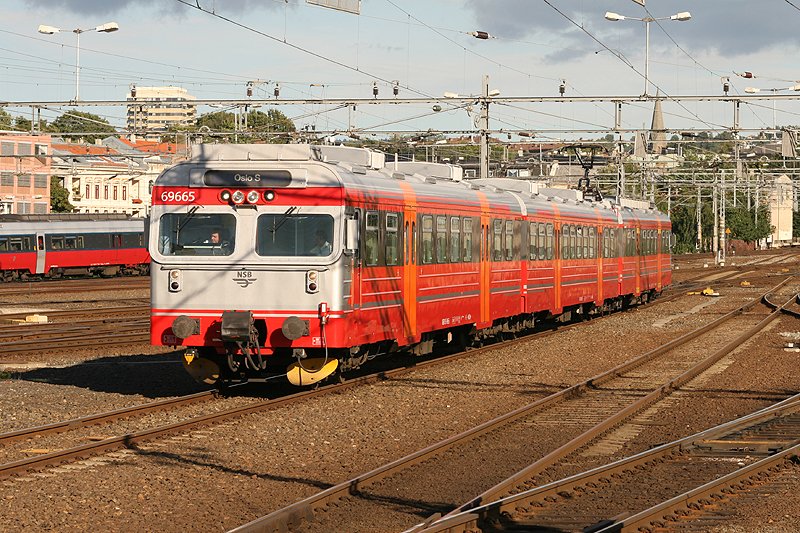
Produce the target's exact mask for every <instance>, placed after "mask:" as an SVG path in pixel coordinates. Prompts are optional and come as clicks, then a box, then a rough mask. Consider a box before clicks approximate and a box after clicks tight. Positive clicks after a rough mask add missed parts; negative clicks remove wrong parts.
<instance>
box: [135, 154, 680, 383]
mask: <svg viewBox="0 0 800 533" xmlns="http://www.w3.org/2000/svg"><path fill="white" fill-rule="evenodd" d="M460 170H461V169H460V168H458V167H452V166H448V165H435V164H425V163H389V164H388V165H387V164H385V161H384V155H383V154H381V153H378V152H373V151H369V150H366V149H357V148H347V147H341V146H310V145H203V146H199V147H196V148H195V150H194V152H193V154H192V158H191V159H189V160H188V161H186V162H183V163H180V164H178V165H176V166H175V167H172V168H170V169H168V170H166V171H165V172H164V173H162V174H161V176H160V177H159V178H158V180H157V181H156V183H155V187H154V189H153V208H152V214H151V227H150V237H149V247H150V253H151V256H152V259H153V263H152V271H151V283H152V318H151V341H152V343H153V344H156V345H169V346H185V347H187V350H186V352H185V356H184V363H185V365H186V367H187V369H188V370H189V371H190V373H192V374H193V375H194V376H195V377H197V378H198V379H202V380H204V381H207V382H214V381H216V380H221V381H222V382H223V383H224V382H230V381H235V380H245V379H253V378H257V377H263V376H264V375H266V374H269V373H270V371H271V370H274V369H276V368H281V369H282V370H283V371H286V372H287V376H288V377H289V379H290V381H291V382H292V383H295V384H309V383H313V382H315V381H318V380H319V379H322V378H324V377H327V376H328V375H330V374H332V373H333V372H334V371H345V370H349V369H353V368H356V367H358V366H359V365H361V364H363V363H364V362H365V361H367V360H368V359H370V358H371V357H373V356H375V355H378V354H385V353H392V352H395V351H400V350H403V351H407V352H411V353H415V354H420V355H422V354H427V353H431V352H433V351H434V350H437V349H438V348H439V347H442V346H445V345H451V346H452V345H457V346H469V345H472V344H475V343H480V342H481V341H482V340H483V339H484V338H487V337H490V336H497V335H502V334H514V333H516V332H521V331H523V330H526V329H529V328H531V327H532V326H533V325H534V323H535V322H538V321H539V320H545V319H560V320H567V319H569V318H570V317H574V316H575V315H576V314H579V315H591V314H596V313H599V312H604V311H610V310H615V309H620V308H622V307H624V306H626V305H630V304H634V303H639V302H643V301H646V300H648V299H650V298H652V297H654V296H655V295H657V294H658V293H659V292H660V291H661V290H662V289H663V288H664V287H665V286H666V285H668V284H669V283H670V281H671V272H672V269H671V258H670V254H669V243H670V240H671V225H670V221H669V219H668V217H667V216H666V215H664V214H662V213H660V212H658V211H656V210H654V209H651V208H649V206H648V205H647V204H645V203H643V202H638V204H640V205H637V203H634V202H623V203H622V204H620V203H616V202H612V201H610V200H598V199H596V197H594V196H592V199H587V198H584V197H583V194H582V193H581V192H580V191H574V190H557V189H542V190H538V191H536V190H535V189H533V188H532V187H533V186H532V185H531V184H530V183H529V182H524V181H519V180H509V179H502V180H494V179H488V180H461V176H460ZM287 367H288V368H287Z"/></svg>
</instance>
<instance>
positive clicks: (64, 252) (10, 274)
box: [0, 213, 150, 281]
mask: <svg viewBox="0 0 800 533" xmlns="http://www.w3.org/2000/svg"><path fill="white" fill-rule="evenodd" d="M144 241H145V220H144V219H142V218H129V217H127V216H125V215H122V214H116V215H115V214H113V213H112V214H71V213H70V214H66V213H65V214H50V215H0V273H1V274H2V276H3V281H13V280H25V279H42V278H59V277H62V276H86V275H101V276H115V275H123V274H124V275H138V274H147V272H148V271H149V269H150V256H149V255H148V253H147V248H146V247H145V242H144Z"/></svg>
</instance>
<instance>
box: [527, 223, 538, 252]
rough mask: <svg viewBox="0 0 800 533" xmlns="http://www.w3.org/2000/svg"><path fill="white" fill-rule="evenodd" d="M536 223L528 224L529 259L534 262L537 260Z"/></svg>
mask: <svg viewBox="0 0 800 533" xmlns="http://www.w3.org/2000/svg"><path fill="white" fill-rule="evenodd" d="M536 238H537V234H536V222H531V223H530V224H528V243H529V244H528V259H530V260H531V261H534V260H535V259H536V255H537V254H536V243H537V240H536Z"/></svg>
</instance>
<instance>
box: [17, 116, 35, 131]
mask: <svg viewBox="0 0 800 533" xmlns="http://www.w3.org/2000/svg"><path fill="white" fill-rule="evenodd" d="M14 129H15V130H17V131H31V121H30V120H28V119H27V118H25V117H20V116H17V117H14Z"/></svg>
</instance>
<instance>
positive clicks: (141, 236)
mask: <svg viewBox="0 0 800 533" xmlns="http://www.w3.org/2000/svg"><path fill="white" fill-rule="evenodd" d="M143 241H144V234H141V233H140V234H139V246H144V242H143ZM76 244H77V246H78V248H80V249H81V250H83V249H84V248H86V246H85V245H84V243H83V235H78V239H77V243H76Z"/></svg>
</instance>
